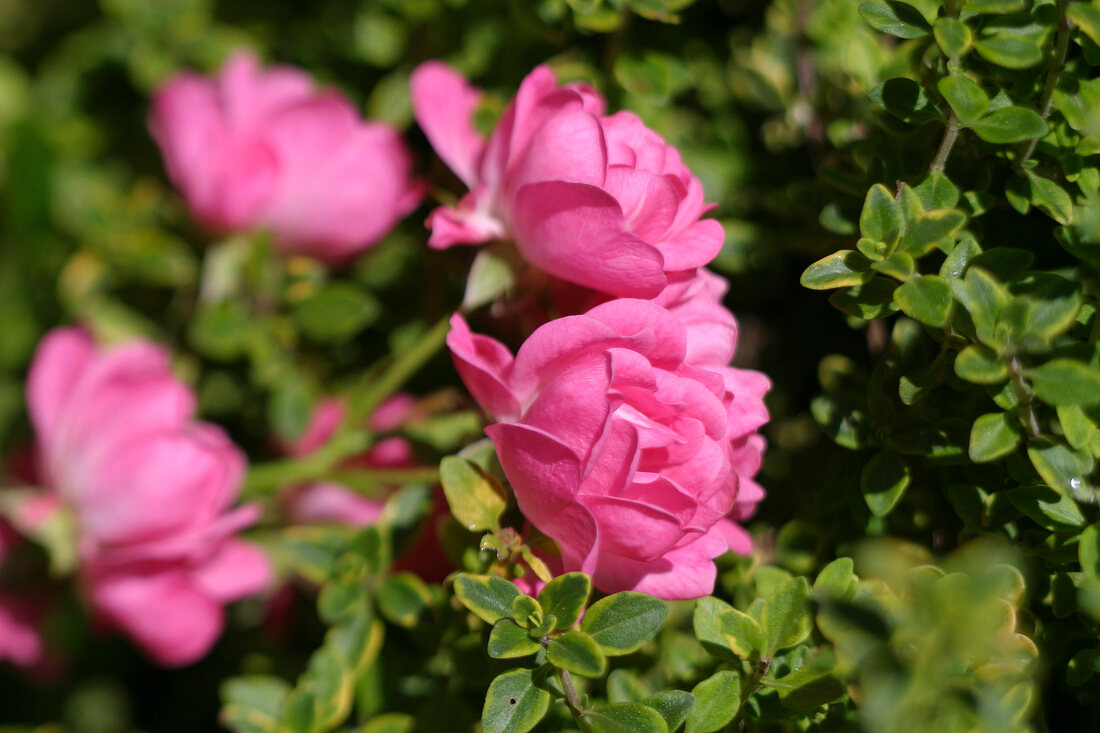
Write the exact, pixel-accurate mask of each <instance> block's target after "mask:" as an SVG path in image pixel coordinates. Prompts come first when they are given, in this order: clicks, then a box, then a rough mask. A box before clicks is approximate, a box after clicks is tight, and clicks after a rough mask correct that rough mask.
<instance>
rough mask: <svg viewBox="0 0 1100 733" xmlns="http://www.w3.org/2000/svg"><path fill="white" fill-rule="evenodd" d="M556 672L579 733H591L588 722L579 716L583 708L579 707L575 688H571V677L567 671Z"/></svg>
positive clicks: (558, 668)
mask: <svg viewBox="0 0 1100 733" xmlns="http://www.w3.org/2000/svg"><path fill="white" fill-rule="evenodd" d="M557 671H558V679H559V680H561V689H562V690H563V691H564V692H565V702H566V704H567V705H569V712H571V713H573V719H574V720H576V721H577V727H578V728H580V729H581V733H592V728H591V726H589V725H588V721H587V720H585V719H584V717H583V716H582V715H581V713H583V712H584V708H583V707H582V706H581V699H580V697H579V696H578V695H577V688H576V687H574V686H573V676H572V675H570V674H569V670H565V669H562V668H561V667H557Z"/></svg>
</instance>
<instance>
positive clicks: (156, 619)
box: [27, 328, 270, 665]
mask: <svg viewBox="0 0 1100 733" xmlns="http://www.w3.org/2000/svg"><path fill="white" fill-rule="evenodd" d="M27 401H28V406H29V409H30V416H31V422H32V423H33V425H34V428H35V431H36V434H37V437H38V458H39V470H40V474H41V475H40V479H41V482H42V483H43V484H44V485H45V487H46V488H47V489H48V490H49V491H50V492H51V493H52V495H53V496H54V497H56V498H57V499H58V501H59V504H60V505H61V506H63V507H64V510H66V511H70V512H72V514H73V515H74V518H75V520H76V526H77V527H78V528H79V535H78V537H77V543H78V551H79V556H80V564H81V567H80V571H81V576H82V581H83V583H84V586H85V590H86V593H87V596H88V598H89V600H90V601H91V604H92V606H93V608H94V609H95V610H96V611H97V612H99V613H100V614H102V615H103V616H104V617H106V618H107V619H108V620H109V621H110V622H111V623H113V624H114V625H115V626H117V627H119V628H120V629H122V630H123V631H125V632H126V633H127V634H128V635H130V636H131V637H132V638H133V639H134V640H135V641H136V642H137V643H138V644H139V645H140V646H142V648H144V649H145V651H146V652H147V653H148V654H149V655H150V656H151V657H153V658H154V659H155V660H157V661H158V662H160V663H162V664H166V665H179V664H187V663H189V662H192V661H195V660H196V659H198V658H199V657H201V656H203V655H204V654H205V653H206V652H207V651H208V650H209V649H210V647H211V645H213V643H214V641H215V640H216V638H217V636H218V635H219V634H220V633H221V629H222V626H223V623H224V621H223V612H222V606H223V604H225V603H228V602H230V601H233V600H237V599H240V598H243V597H245V596H248V595H250V594H252V593H255V592H256V591H257V590H259V589H261V588H262V587H264V586H265V585H266V584H267V583H268V581H269V577H270V569H269V566H268V562H267V559H266V557H265V555H264V554H263V553H262V552H260V550H259V549H258V548H256V547H254V546H253V545H251V544H248V543H246V542H242V541H240V540H238V539H236V538H235V537H234V534H235V533H236V532H237V531H238V530H240V529H241V528H243V527H245V526H248V525H249V524H252V523H253V522H254V521H255V520H256V519H257V517H258V514H259V509H258V508H257V507H255V506H245V507H240V508H237V509H231V508H230V507H231V506H232V504H233V502H234V501H235V499H236V498H237V493H238V491H239V487H240V481H241V477H242V475H243V472H244V468H245V458H244V455H243V454H242V453H241V451H240V450H239V449H238V448H237V447H236V446H235V445H234V444H233V443H232V442H231V441H230V440H229V438H228V437H227V436H226V435H225V433H224V432H222V430H221V429H220V428H218V427H215V426H214V425H210V424H208V423H202V422H196V421H195V420H194V413H195V397H194V394H193V393H192V392H191V390H190V389H189V388H188V387H187V386H186V385H185V384H183V383H182V382H180V381H179V380H178V379H177V378H176V377H174V376H173V375H172V373H171V370H170V366H169V355H168V353H167V352H166V351H165V350H164V349H163V348H161V347H159V346H157V345H154V344H152V343H149V342H145V341H133V342H130V343H127V344H123V345H120V346H117V347H114V348H110V349H106V350H98V349H97V348H96V346H95V344H94V343H93V341H92V339H91V337H90V336H89V335H88V334H87V333H86V332H84V331H82V330H80V329H76V328H64V329H57V330H55V331H53V332H51V333H50V334H48V335H47V336H46V337H45V339H43V341H42V343H41V344H39V347H38V351H37V353H36V354H35V358H34V362H33V363H32V365H31V369H30V373H29V375H28V378H27Z"/></svg>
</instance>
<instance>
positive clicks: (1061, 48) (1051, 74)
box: [1016, 0, 1073, 168]
mask: <svg viewBox="0 0 1100 733" xmlns="http://www.w3.org/2000/svg"><path fill="white" fill-rule="evenodd" d="M1058 13H1059V16H1060V22H1059V23H1058V36H1057V38H1056V40H1055V41H1054V53H1053V54H1052V55H1051V57H1050V68H1048V69H1047V78H1046V82H1045V83H1044V84H1043V94H1042V96H1041V97H1040V98H1039V106H1040V108H1041V109H1040V112H1039V116H1040V117H1042V118H1043V119H1044V120H1045V119H1047V118H1048V117H1050V111H1051V109H1052V108H1053V106H1054V87H1055V86H1057V85H1058V77H1059V76H1060V75H1061V73H1062V67H1063V66H1065V64H1066V53H1068V51H1069V37H1070V31H1072V30H1073V23H1072V22H1070V19H1069V18H1068V17H1067V16H1066V0H1059V2H1058ZM1038 144H1039V139H1038V138H1032V139H1031V140H1028V141H1027V144H1026V145H1025V146H1024V148H1023V151H1022V152H1021V154H1020V159H1019V160H1018V161H1017V162H1016V167H1017V168H1023V167H1024V165H1025V164H1026V163H1027V162H1028V161H1029V160H1030V159H1031V154H1032V153H1034V152H1035V146H1036V145H1038Z"/></svg>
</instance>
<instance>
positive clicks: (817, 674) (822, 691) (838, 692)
mask: <svg viewBox="0 0 1100 733" xmlns="http://www.w3.org/2000/svg"><path fill="white" fill-rule="evenodd" d="M765 684H767V685H768V686H769V687H774V688H775V689H777V690H779V701H780V702H781V703H783V706H784V707H787V708H790V709H791V710H797V711H798V712H800V713H804V714H807V715H809V714H810V713H812V712H814V711H815V710H817V709H818V708H820V707H821V706H822V705H827V704H828V703H831V702H834V701H836V700H839V699H841V698H843V697H844V696H845V695H847V694H848V688H847V687H846V686H845V684H844V683H843V682H842V681H840V680H839V679H837V678H836V677H835V676H834V675H832V674H830V670H828V669H819V668H817V667H816V666H815V665H814V664H812V663H811V664H807V665H806V666H804V667H802V668H801V669H796V670H794V671H792V672H790V673H788V674H786V675H784V676H783V677H778V678H776V679H772V680H766V681H765Z"/></svg>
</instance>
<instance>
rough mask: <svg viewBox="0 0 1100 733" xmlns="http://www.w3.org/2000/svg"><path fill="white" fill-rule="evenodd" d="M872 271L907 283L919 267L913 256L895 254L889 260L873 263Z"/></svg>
mask: <svg viewBox="0 0 1100 733" xmlns="http://www.w3.org/2000/svg"><path fill="white" fill-rule="evenodd" d="M860 241H864V240H860ZM871 269H872V270H874V271H875V272H878V273H881V274H883V275H886V276H887V277H892V278H894V279H895V280H897V281H899V282H905V281H906V280H908V279H909V278H911V277H912V276H913V273H914V272H916V270H917V265H916V263H915V262H914V261H913V256H912V255H909V254H906V253H905V252H895V253H894V254H892V255H890V257H889V259H885V260H882V261H880V262H875V263H872V264H871ZM894 292H895V293H896V292H897V291H896V290H895V291H894Z"/></svg>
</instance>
